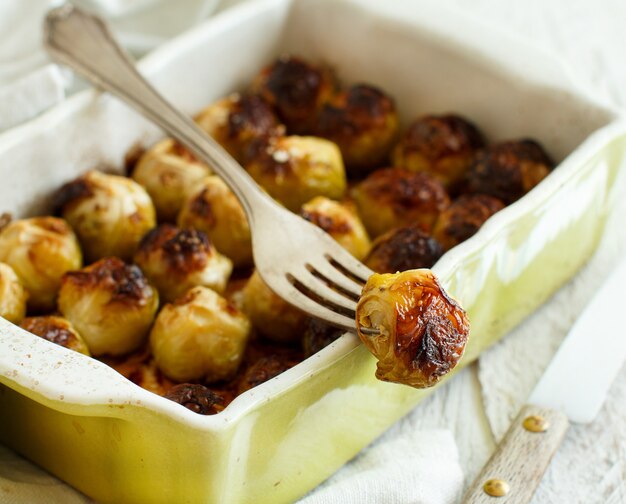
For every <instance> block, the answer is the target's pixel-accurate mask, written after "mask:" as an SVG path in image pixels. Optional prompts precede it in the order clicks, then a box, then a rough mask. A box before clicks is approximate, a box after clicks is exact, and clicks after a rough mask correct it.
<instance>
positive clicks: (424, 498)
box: [298, 422, 463, 504]
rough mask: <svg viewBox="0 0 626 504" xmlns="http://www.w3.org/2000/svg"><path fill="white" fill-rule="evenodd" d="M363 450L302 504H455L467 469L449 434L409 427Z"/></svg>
mask: <svg viewBox="0 0 626 504" xmlns="http://www.w3.org/2000/svg"><path fill="white" fill-rule="evenodd" d="M403 425H404V428H403V429H402V430H400V431H399V432H390V433H388V435H385V436H383V437H382V438H381V439H380V440H378V441H377V442H376V443H375V444H374V445H372V446H371V447H369V448H368V449H366V450H364V451H363V452H361V453H360V454H359V455H358V456H357V457H356V458H355V459H354V460H352V461H351V462H350V463H349V464H348V465H346V466H345V467H343V468H342V469H341V470H339V471H338V472H337V473H335V474H334V475H333V476H332V477H331V478H329V479H328V480H327V481H326V482H325V483H323V484H322V485H320V486H319V487H318V488H316V489H315V490H313V491H312V492H311V493H310V494H308V495H307V496H306V497H304V498H303V499H302V500H300V501H299V503H298V504H337V503H342V504H380V503H381V502H384V503H385V504H452V503H454V502H456V499H457V498H458V496H459V492H460V490H461V488H462V486H463V471H462V470H461V466H460V464H459V455H458V452H457V448H456V443H455V441H454V437H453V436H452V433H451V432H450V431H449V430H444V429H434V430H430V429H426V430H417V431H416V430H413V429H412V427H411V425H410V424H409V423H408V422H407V423H404V424H403Z"/></svg>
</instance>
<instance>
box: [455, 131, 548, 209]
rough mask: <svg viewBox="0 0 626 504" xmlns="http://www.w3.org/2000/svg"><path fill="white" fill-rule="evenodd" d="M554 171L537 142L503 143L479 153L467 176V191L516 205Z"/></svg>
mask: <svg viewBox="0 0 626 504" xmlns="http://www.w3.org/2000/svg"><path fill="white" fill-rule="evenodd" d="M553 167H554V163H553V162H552V160H551V159H550V157H549V156H548V154H547V153H546V152H545V151H544V150H543V148H542V147H541V145H539V144H538V143H537V142H535V141H534V140H528V139H526V140H518V141H509V142H502V143H499V144H496V145H492V146H490V147H487V148H486V149H484V150H482V151H480V152H478V154H477V155H476V158H475V159H474V162H473V164H472V167H471V169H470V171H469V173H468V176H467V183H466V185H467V191H468V192H470V193H482V194H488V195H490V196H494V197H496V198H499V199H501V200H502V201H504V202H505V203H507V204H509V203H513V202H514V201H517V200H518V199H519V198H521V197H522V196H523V195H524V194H526V193H527V192H528V191H530V190H531V189H532V188H533V187H535V186H536V185H537V184H538V183H539V182H541V180H543V179H544V178H545V177H546V176H547V175H548V174H549V173H550V171H551V170H552V168H553Z"/></svg>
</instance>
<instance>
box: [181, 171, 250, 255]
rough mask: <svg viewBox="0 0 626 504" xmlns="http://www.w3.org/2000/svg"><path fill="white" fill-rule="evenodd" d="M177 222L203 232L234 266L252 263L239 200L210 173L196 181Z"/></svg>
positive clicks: (248, 239)
mask: <svg viewBox="0 0 626 504" xmlns="http://www.w3.org/2000/svg"><path fill="white" fill-rule="evenodd" d="M178 225H179V226H180V227H181V228H186V229H190V228H192V229H198V230H200V231H204V232H205V233H206V234H207V236H208V237H209V239H210V240H211V242H212V243H213V244H214V245H215V248H217V250H219V251H220V252H221V253H222V254H224V255H226V256H227V257H228V258H229V259H231V260H232V261H233V263H234V264H235V266H238V267H239V266H249V265H251V264H252V239H251V237H250V226H249V225H248V220H247V219H246V214H245V213H244V211H243V208H242V206H241V203H239V200H238V199H237V197H236V196H235V195H234V194H233V192H232V191H231V190H230V189H229V188H228V187H227V186H226V184H225V183H224V181H223V180H222V179H221V178H219V177H217V176H215V175H214V176H211V177H207V178H205V179H204V180H203V181H202V182H201V183H200V184H198V186H197V188H196V191H195V192H193V193H192V194H191V195H190V196H189V198H188V199H187V201H185V204H184V205H183V208H182V209H181V211H180V214H179V215H178Z"/></svg>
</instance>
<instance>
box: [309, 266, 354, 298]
mask: <svg viewBox="0 0 626 504" xmlns="http://www.w3.org/2000/svg"><path fill="white" fill-rule="evenodd" d="M308 266H310V267H311V268H313V270H314V271H315V272H317V273H318V274H320V275H322V276H323V277H324V280H326V282H328V283H330V284H334V285H335V286H337V287H338V288H340V289H341V290H343V291H345V292H347V293H349V294H350V295H351V297H352V298H353V299H354V300H355V301H356V300H358V299H359V298H360V297H361V291H362V290H363V286H362V285H360V284H358V283H357V282H355V281H354V280H352V278H350V277H348V276H346V275H345V274H344V273H343V271H341V270H338V269H337V268H336V267H335V266H334V265H333V264H331V262H330V261H329V260H328V259H326V258H325V257H324V258H321V259H318V260H316V261H315V262H310V263H308Z"/></svg>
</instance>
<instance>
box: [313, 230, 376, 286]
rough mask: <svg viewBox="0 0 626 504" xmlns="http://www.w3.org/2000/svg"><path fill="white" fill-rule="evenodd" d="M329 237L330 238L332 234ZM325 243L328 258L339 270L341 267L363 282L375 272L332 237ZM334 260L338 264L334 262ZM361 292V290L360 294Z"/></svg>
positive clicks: (332, 276)
mask: <svg viewBox="0 0 626 504" xmlns="http://www.w3.org/2000/svg"><path fill="white" fill-rule="evenodd" d="M328 238H330V236H329V237H328ZM324 245H325V247H324V248H325V249H326V250H327V253H326V259H328V260H329V261H330V262H331V264H332V265H333V266H334V267H335V268H336V269H337V270H339V271H341V269H343V270H344V271H346V272H347V273H348V274H350V275H351V276H353V277H355V278H356V279H358V280H360V281H361V282H362V283H365V282H367V279H368V278H369V277H370V276H372V275H373V274H374V272H373V271H372V270H371V269H369V268H368V267H367V266H365V264H363V263H362V262H361V261H359V260H357V259H356V258H355V257H354V256H353V255H352V254H350V252H348V251H347V250H346V249H344V248H343V247H342V246H341V245H339V244H338V243H337V242H335V241H334V240H332V238H330V240H329V241H326V243H325V244H324ZM333 262H334V263H336V264H333ZM337 265H339V267H340V268H341V269H340V268H338V267H337ZM342 273H343V272H342ZM330 278H334V275H331V277H330ZM360 293H361V292H360V291H359V295H360Z"/></svg>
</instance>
